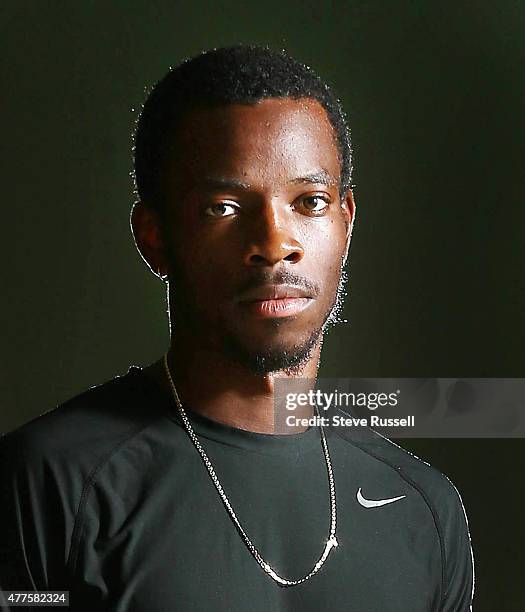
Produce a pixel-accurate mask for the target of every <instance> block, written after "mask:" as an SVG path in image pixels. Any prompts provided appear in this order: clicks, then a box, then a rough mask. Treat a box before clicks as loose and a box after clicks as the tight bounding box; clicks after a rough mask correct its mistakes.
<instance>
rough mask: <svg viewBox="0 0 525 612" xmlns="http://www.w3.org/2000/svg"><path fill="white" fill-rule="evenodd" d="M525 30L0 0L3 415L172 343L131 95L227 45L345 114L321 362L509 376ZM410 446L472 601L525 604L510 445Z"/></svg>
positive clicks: (519, 365) (430, 18) (22, 412)
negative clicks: (271, 65) (138, 229)
mask: <svg viewBox="0 0 525 612" xmlns="http://www.w3.org/2000/svg"><path fill="white" fill-rule="evenodd" d="M524 38H525V7H524V4H523V2H521V1H517V0H516V1H510V0H506V1H503V2H501V1H499V2H493V1H491V2H489V1H487V0H483V1H481V0H480V1H478V2H466V1H462V2H430V1H419V2H416V1H412V2H409V1H407V0H404V1H401V2H392V1H388V0H385V1H379V2H373V1H368V2H362V1H359V2H350V1H348V2H324V3H312V2H283V1H280V2H276V1H273V0H272V1H271V2H257V3H256V2H253V3H244V2H243V3H241V2H239V3H233V2H211V1H209V2H202V1H194V2H191V3H190V2H159V1H156V2H146V1H144V2H132V1H129V0H128V1H126V2H124V1H122V2H102V1H95V2H91V1H76V2H73V1H70V2H44V1H33V2H23V1H9V2H5V1H4V2H2V4H1V5H0V41H1V48H2V53H1V55H0V74H1V77H2V79H1V83H2V93H1V98H0V99H1V105H2V108H1V116H0V119H1V139H0V142H1V147H2V166H1V167H2V175H3V176H2V196H3V197H2V208H1V210H2V216H1V228H2V232H1V236H2V247H3V248H4V255H3V258H2V262H3V266H2V272H3V280H2V288H3V299H2V315H3V317H2V321H3V324H2V330H3V339H4V342H3V344H2V352H1V359H2V362H1V363H0V367H1V372H2V378H1V381H0V384H1V391H2V414H1V420H0V431H7V430H9V429H12V428H14V427H15V426H17V425H18V424H21V423H23V422H25V421H27V420H28V419H30V418H31V417H33V416H35V415H37V414H40V413H42V412H44V411H46V410H49V409H50V408H52V407H53V406H54V405H56V404H57V403H58V402H61V401H63V400H65V399H66V398H68V397H70V396H72V395H74V394H76V393H78V392H80V391H81V390H83V389H84V388H86V387H87V386H90V385H93V384H96V383H100V382H103V381H105V380H107V379H109V378H111V377H112V376H114V375H115V374H117V373H121V372H124V371H125V370H126V369H127V367H128V365H129V364H130V363H136V364H145V363H147V362H149V361H152V360H154V359H156V358H157V357H158V356H159V355H160V354H161V353H162V352H163V351H164V350H165V348H166V343H167V338H168V336H167V319H166V315H165V304H164V301H163V288H162V285H161V284H160V283H159V282H158V281H156V280H155V279H154V278H153V277H152V276H151V275H150V274H148V272H147V270H146V268H145V266H144V265H143V263H142V261H141V259H140V258H139V256H138V255H137V253H136V252H135V250H134V246H133V243H132V240H131V236H130V232H129V225H128V213H129V208H130V205H131V203H132V199H133V196H132V186H131V181H130V179H129V176H128V174H129V172H130V170H131V162H130V147H131V130H132V126H133V121H134V119H135V116H136V110H133V109H137V108H138V107H139V106H140V104H141V102H142V100H143V95H144V86H145V85H149V84H151V83H152V82H154V81H156V80H157V79H159V78H160V77H161V76H162V75H163V74H164V73H165V71H166V69H167V68H168V67H169V66H170V65H174V64H176V63H178V61H180V60H181V59H182V58H183V57H186V56H188V55H193V54H195V53H197V52H199V51H200V50H202V49H205V48H209V47H213V46H221V45H227V44H232V43H237V42H247V43H248V42H257V43H264V44H270V45H271V46H274V47H285V48H286V49H288V50H289V51H290V52H291V53H292V54H294V55H295V56H296V57H297V58H299V59H300V60H302V61H304V62H305V63H307V64H309V65H311V66H313V67H314V68H315V69H316V70H317V71H318V72H319V73H320V74H321V75H323V76H324V77H325V78H326V79H327V80H328V81H329V82H331V83H332V84H333V85H334V86H335V89H336V91H337V93H338V95H339V96H340V97H341V98H342V100H343V103H344V106H345V108H346V109H347V111H348V113H349V117H350V121H351V125H352V134H353V140H354V149H355V177H354V178H355V182H356V184H357V188H356V197H357V203H358V215H357V224H356V227H355V231H354V238H353V243H352V247H351V257H350V264H349V272H350V283H349V295H348V299H347V304H346V307H345V316H346V318H347V319H348V320H349V324H347V325H346V326H340V327H339V328H338V329H337V330H333V331H332V332H331V333H330V335H329V337H328V339H327V342H326V344H325V350H324V359H323V365H322V372H321V374H322V375H323V376H326V377H330V376H333V377H344V376H354V377H358V376H365V377H366V376H368V377H381V376H392V377H394V376H410V377H426V376H431V377H522V376H523V375H524V369H523V345H524V336H525V334H524V331H525V325H524V322H523V302H524V300H523V296H524V281H523V264H524V257H523V227H524V222H525V213H524V206H523V197H522V194H523V191H524V189H523V187H524V185H523V168H522V165H523V161H522V160H523V155H524V147H523V142H524V137H525V130H524V120H523V100H524V95H523V94H524V90H525V76H524V60H525V57H524V55H525V53H524V51H525V45H524ZM405 446H406V447H407V448H411V449H413V450H415V451H416V452H417V454H418V455H420V456H422V457H424V458H425V459H427V460H428V461H429V462H431V463H432V464H434V465H435V466H436V467H438V468H440V469H441V470H442V471H444V472H445V473H446V474H448V475H449V476H450V478H451V479H452V480H453V481H454V482H455V484H456V485H457V487H458V488H459V490H460V491H461V492H462V495H463V500H464V503H465V506H466V508H467V512H468V515H469V519H470V526H471V531H472V539H473V545H474V552H475V557H476V569H477V574H476V578H477V589H476V604H477V605H475V610H478V611H480V612H483V611H491V612H493V611H500V610H501V611H509V610H522V609H523V607H524V602H525V597H523V596H522V595H521V573H522V571H521V570H522V567H523V559H522V554H521V548H522V545H523V543H524V540H523V533H522V528H520V531H518V525H519V524H520V523H521V522H522V515H521V511H520V507H519V506H520V504H523V474H522V472H523V468H524V462H523V459H522V453H523V450H524V444H523V441H522V440H514V441H513V440H469V441H462V440H419V441H418V440H410V441H407V442H406V444H405ZM407 612H408V611H407Z"/></svg>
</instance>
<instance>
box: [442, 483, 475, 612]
mask: <svg viewBox="0 0 525 612" xmlns="http://www.w3.org/2000/svg"><path fill="white" fill-rule="evenodd" d="M447 480H448V479H447ZM449 484H450V487H449V494H448V496H447V499H446V502H445V507H444V508H442V511H441V513H440V517H439V518H440V525H441V529H442V538H443V548H444V592H443V597H442V601H441V608H440V612H471V610H472V599H473V595H474V557H473V553H472V545H471V539H470V533H469V529H468V521H467V515H466V512H465V508H464V506H463V502H462V500H461V496H460V495H459V492H458V491H457V489H456V488H455V487H454V485H453V484H452V483H450V481H449ZM443 501H445V500H442V503H443Z"/></svg>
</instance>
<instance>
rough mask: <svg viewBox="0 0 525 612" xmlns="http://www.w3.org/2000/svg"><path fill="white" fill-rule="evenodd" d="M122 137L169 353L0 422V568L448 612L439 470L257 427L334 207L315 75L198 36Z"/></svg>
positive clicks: (122, 583)
mask: <svg viewBox="0 0 525 612" xmlns="http://www.w3.org/2000/svg"><path fill="white" fill-rule="evenodd" d="M134 155H135V178H136V185H137V192H138V196H139V202H138V203H137V204H136V205H135V206H134V208H133V212H132V217H131V223H132V228H133V232H134V236H135V240H136V244H137V247H138V249H139V250H140V252H141V254H142V256H143V258H144V259H145V261H146V262H147V264H148V265H149V266H150V268H151V269H152V270H153V271H154V272H155V273H156V274H158V276H159V277H161V278H163V279H164V280H166V282H167V283H168V295H169V312H170V323H171V346H170V349H169V353H168V355H167V357H166V358H162V359H159V360H158V361H157V362H156V363H155V364H153V365H151V366H149V367H147V368H144V369H141V368H137V367H132V368H131V369H130V371H129V372H128V374H126V375H125V376H122V377H118V378H116V379H114V380H112V381H110V382H108V383H106V384H104V385H101V386H100V387H97V388H94V389H91V390H89V391H88V392H86V393H84V394H83V395H81V396H79V397H77V398H74V399H73V400H71V401H69V402H68V403H66V404H64V405H62V406H60V407H59V408H57V409H56V410H54V411H52V412H49V413H47V414H45V415H44V416H42V417H40V418H38V419H36V420H34V421H32V422H30V423H29V424H26V425H25V426H23V427H22V428H20V429H19V430H18V431H16V432H14V433H12V434H9V435H7V436H5V438H4V439H3V441H2V444H1V453H2V471H3V474H2V480H1V483H2V498H3V499H2V503H3V516H2V519H3V520H2V525H3V528H4V539H3V542H2V560H1V574H0V584H1V586H2V588H3V589H4V590H16V589H18V590H21V589H23V590H39V591H42V590H53V589H54V590H68V591H69V592H70V606H71V608H72V609H74V610H97V611H99V610H112V611H124V610H125V611H130V612H131V611H139V610H140V611H143V610H152V611H161V610H162V611H167V610H169V611H175V610H177V611H178V610H181V611H186V610H203V611H204V610H205V611H222V610H224V611H228V612H232V611H243V612H245V611H246V610H254V611H265V612H266V611H276V612H278V611H281V610H282V611H284V610H294V611H295V610H297V611H301V612H302V611H309V610H312V611H313V610H315V611H318V610H330V611H339V610H340V611H343V610H344V611H356V612H357V611H359V612H362V611H364V610H367V611H377V612H379V611H381V612H385V611H392V612H393V611H399V612H401V611H402V612H407V611H410V612H423V611H431V610H433V611H437V610H440V611H446V612H452V611H462V610H469V609H470V604H471V598H472V590H473V568H472V557H471V549H470V539H469V534H468V528H467V524H466V518H465V515H464V512H463V507H462V504H461V500H460V498H459V495H458V493H457V491H456V490H455V488H454V487H453V485H452V484H451V483H450V482H449V481H448V480H447V479H446V478H445V477H444V476H443V475H441V474H440V473H439V472H437V471H436V470H434V469H433V468H431V467H430V466H428V465H427V464H425V463H424V462H422V461H420V460H419V459H417V458H415V457H414V456H412V455H410V454H409V453H406V452H405V451H403V450H402V449H400V448H399V447H397V446H396V445H394V444H392V443H390V442H389V441H388V440H386V439H385V438H383V437H381V436H379V435H378V434H376V433H374V432H373V431H371V430H369V429H364V430H361V431H357V430H356V431H349V430H348V431H347V430H345V429H344V428H340V429H338V430H336V429H335V428H332V429H326V428H321V427H318V426H311V427H308V428H304V427H303V428H302V429H295V430H293V431H287V432H286V433H283V434H279V433H276V432H277V431H278V429H279V427H278V425H279V423H278V422H277V421H278V415H277V413H276V410H275V401H274V400H275V397H274V396H275V389H276V384H277V383H278V382H283V381H286V380H290V381H293V380H295V379H298V378H301V379H315V376H316V372H317V368H318V365H319V359H320V353H321V345H322V341H323V335H324V332H325V331H326V329H327V327H328V325H329V324H330V323H331V322H333V321H334V320H335V318H336V312H337V309H338V305H339V303H340V299H339V298H340V293H341V291H340V289H341V273H342V268H343V266H344V263H345V261H346V257H347V253H348V248H349V244H350V237H351V233H352V227H353V223H354V219H355V204H354V200H353V195H352V190H351V156H350V142H349V136H348V129H347V126H346V121H345V116H344V114H343V111H342V109H341V107H340V105H339V103H338V102H337V100H336V99H335V98H334V96H333V94H332V93H331V91H330V90H329V88H328V87H327V86H326V85H325V84H324V83H323V82H322V81H321V80H320V79H319V78H318V77H317V76H315V75H314V74H313V72H312V71H311V70H310V69H309V68H307V67H305V66H303V65H301V64H299V63H297V62H296V61H294V60H293V59H291V58H290V57H288V56H287V55H286V54H284V53H276V52H272V51H269V50H267V49H262V48H256V47H242V46H240V47H234V48H229V49H219V50H215V51H211V52H208V53H205V54H202V55H201V56H199V57H197V58H194V59H192V60H190V61H187V62H185V63H183V64H181V65H180V66H179V67H177V68H175V69H174V70H172V71H170V73H169V74H168V75H167V76H166V77H165V78H164V79H163V80H162V81H161V82H160V83H159V84H158V85H157V86H156V87H155V88H154V89H153V91H152V92H151V94H150V96H149V98H148V100H147V101H146V103H145V105H144V108H143V110H142V113H141V116H140V119H139V122H138V125H137V131H136V141H135V149H134ZM310 414H313V408H312V407H310ZM6 530H7V531H6Z"/></svg>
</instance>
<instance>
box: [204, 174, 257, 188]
mask: <svg viewBox="0 0 525 612" xmlns="http://www.w3.org/2000/svg"><path fill="white" fill-rule="evenodd" d="M202 182H203V184H204V185H206V187H211V188H213V189H224V188H226V189H250V187H251V185H250V184H249V183H245V182H244V181H241V180H239V179H236V178H227V177H224V176H206V177H204V179H203V181H202Z"/></svg>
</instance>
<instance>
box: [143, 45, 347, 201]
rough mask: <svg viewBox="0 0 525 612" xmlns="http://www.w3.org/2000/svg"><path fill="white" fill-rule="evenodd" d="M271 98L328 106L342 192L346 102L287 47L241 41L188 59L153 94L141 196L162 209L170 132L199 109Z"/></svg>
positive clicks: (146, 120) (146, 110)
mask: <svg viewBox="0 0 525 612" xmlns="http://www.w3.org/2000/svg"><path fill="white" fill-rule="evenodd" d="M267 98H293V99H299V98H311V99H314V100H316V101H317V102H319V103H320V104H321V105H322V106H323V108H324V109H325V111H326V113H327V115H328V118H329V120H330V123H331V124H332V127H333V128H334V131H335V134H336V139H337V148H338V154H339V160H340V164H341V185H340V192H341V195H344V194H345V193H346V192H347V191H348V189H349V188H350V187H351V180H352V179H351V177H352V150H351V141H350V130H349V127H348V123H347V120H346V116H345V113H344V111H343V108H342V106H341V103H340V102H339V100H338V99H337V98H336V96H335V95H334V93H333V92H332V90H331V89H330V88H329V86H328V85H327V84H326V83H325V82H324V81H322V80H321V79H320V78H319V77H318V76H317V75H316V74H315V73H314V72H313V70H312V69H311V68H310V67H309V66H306V65H304V64H301V63H300V62H298V61H296V60H295V59H293V58H292V57H290V56H289V55H288V54H287V53H286V52H285V51H274V50H272V49H269V48H268V47H260V46H253V45H236V46H234V47H225V48H221V49H213V50H210V51H205V52H203V53H202V54H200V55H198V56H196V57H193V58H190V59H187V60H185V61H183V62H182V63H181V64H179V65H178V66H176V67H175V68H172V69H170V71H169V72H168V74H167V75H166V76H165V77H164V78H163V79H161V80H160V81H159V82H158V83H157V84H156V85H155V86H154V87H153V88H152V89H151V91H150V92H149V95H148V97H147V99H146V101H145V103H144V105H143V107H142V111H141V113H140V115H139V118H138V120H137V124H136V129H135V138H134V147H133V157H134V180H135V190H136V195H137V197H138V198H139V199H140V200H141V201H142V202H143V203H144V204H146V205H149V206H151V207H153V208H156V209H159V210H160V209H162V207H163V202H164V199H163V193H162V180H161V178H162V173H163V171H164V169H165V164H166V161H167V160H166V152H167V150H168V147H167V144H168V143H169V138H170V136H171V137H172V135H173V131H174V129H175V128H176V127H177V125H178V124H180V122H181V121H182V119H183V118H184V117H185V116H186V115H187V114H188V113H189V112H190V111H192V110H194V109H195V108H211V107H215V106H225V105H228V104H236V103H237V104H255V103H256V102H258V101H259V100H263V99H267Z"/></svg>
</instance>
